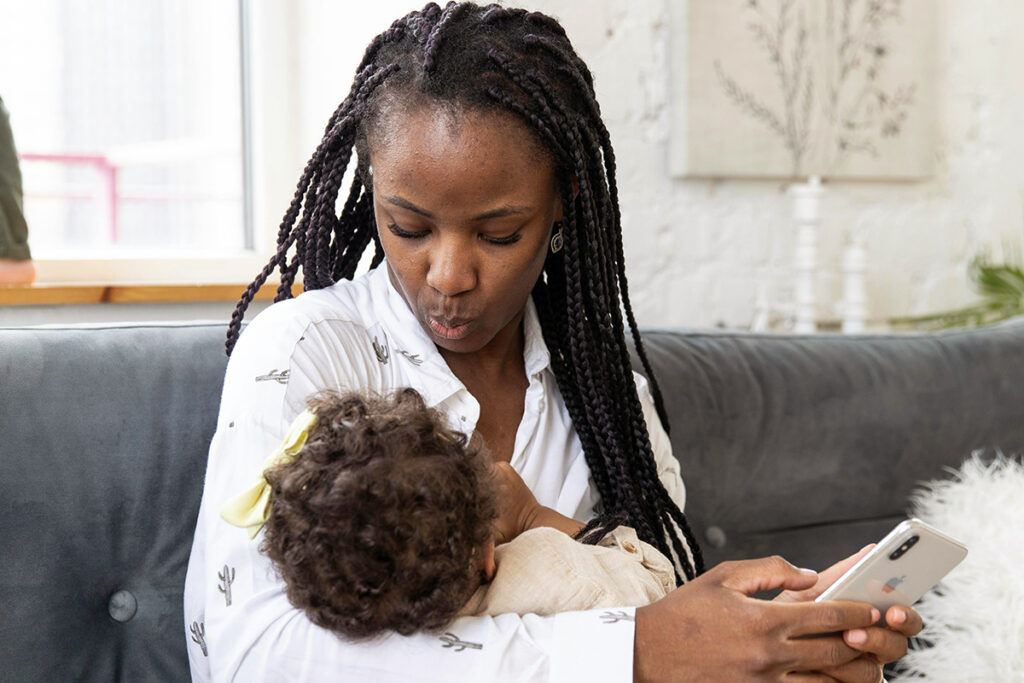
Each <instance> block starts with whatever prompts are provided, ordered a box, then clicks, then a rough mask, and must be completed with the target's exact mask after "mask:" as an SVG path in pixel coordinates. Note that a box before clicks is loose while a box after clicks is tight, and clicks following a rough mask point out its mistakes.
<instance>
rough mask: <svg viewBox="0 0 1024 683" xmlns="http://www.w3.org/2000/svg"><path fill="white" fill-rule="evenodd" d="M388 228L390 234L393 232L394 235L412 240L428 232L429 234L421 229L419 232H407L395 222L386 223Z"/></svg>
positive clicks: (424, 235)
mask: <svg viewBox="0 0 1024 683" xmlns="http://www.w3.org/2000/svg"><path fill="white" fill-rule="evenodd" d="M388 230H390V231H391V232H392V234H394V235H395V236H396V237H402V238H404V239H412V240H415V239H419V238H421V237H426V236H427V235H428V234H430V233H429V232H428V231H426V230H423V231H421V232H409V231H408V230H403V229H402V228H400V227H398V226H397V225H396V224H395V223H388Z"/></svg>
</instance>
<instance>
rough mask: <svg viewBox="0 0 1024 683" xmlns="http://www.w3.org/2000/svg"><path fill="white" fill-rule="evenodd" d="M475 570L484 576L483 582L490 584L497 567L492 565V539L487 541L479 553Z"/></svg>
mask: <svg viewBox="0 0 1024 683" xmlns="http://www.w3.org/2000/svg"><path fill="white" fill-rule="evenodd" d="M476 566H477V569H479V570H480V572H481V573H482V574H483V575H484V581H485V582H487V583H490V582H491V580H492V579H493V578H494V572H495V571H496V570H497V566H496V565H495V564H494V539H493V538H492V539H489V540H488V541H487V543H486V544H485V545H484V547H483V548H482V549H481V551H480V556H479V557H478V558H477V561H476Z"/></svg>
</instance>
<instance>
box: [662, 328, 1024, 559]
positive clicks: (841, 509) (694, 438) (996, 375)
mask: <svg viewBox="0 0 1024 683" xmlns="http://www.w3.org/2000/svg"><path fill="white" fill-rule="evenodd" d="M644 340H645V345H646V348H647V353H648V355H649V358H650V360H651V363H652V365H653V367H654V372H655V375H656V376H657V377H658V379H659V380H660V383H661V390H662V392H663V394H664V397H665V403H666V409H667V411H668V414H669V421H670V426H671V438H672V445H673V449H674V452H675V455H676V457H677V458H678V459H679V460H680V461H681V464H682V475H683V479H684V481H685V482H686V488H687V508H686V513H687V517H688V518H689V520H690V521H691V524H692V525H693V526H694V531H695V533H696V534H697V536H698V538H699V540H700V541H701V542H702V544H703V549H704V552H705V555H706V557H707V564H708V566H712V565H714V564H715V563H717V562H719V561H721V560H724V559H738V558H745V557H756V556H761V555H766V554H774V553H778V554H782V555H783V556H785V557H786V558H787V559H789V560H790V561H792V562H794V563H796V564H799V565H802V566H807V567H812V568H815V569H821V568H823V567H825V566H827V565H828V564H831V563H832V562H833V561H835V560H837V559H839V558H841V557H844V556H846V555H848V554H850V553H852V552H854V551H856V550H857V549H859V548H860V547H861V546H862V545H863V544H864V543H867V542H870V541H874V540H878V539H879V538H880V537H881V536H882V535H884V534H885V533H886V532H887V531H888V530H889V529H890V528H891V527H892V526H894V525H895V523H896V522H897V521H898V520H899V519H901V518H903V517H904V516H905V510H906V506H907V495H908V493H909V492H910V491H911V489H912V488H913V487H914V485H915V484H916V483H917V482H919V481H922V480H926V479H932V478H935V477H937V476H941V475H942V468H943V466H958V465H959V464H960V463H961V462H962V461H963V459H964V458H966V457H967V456H968V455H969V454H970V453H971V451H972V450H974V449H979V448H1002V449H1004V450H1006V451H1008V452H1021V451H1024V417H1022V415H1024V413H1022V408H1021V406H1024V324H1022V323H1021V322H1019V321H1018V322H1015V323H1011V324H1007V325H1003V326H999V327H995V328H987V329H979V330H966V331H952V332H944V333H938V334H926V335H924V334H906V335H867V336H842V335H813V336H795V335H764V334H749V333H736V332H722V333H716V332H706V331H703V332H691V333H684V334H681V333H680V331H679V330H646V331H645V332H644ZM716 546H717V547H716Z"/></svg>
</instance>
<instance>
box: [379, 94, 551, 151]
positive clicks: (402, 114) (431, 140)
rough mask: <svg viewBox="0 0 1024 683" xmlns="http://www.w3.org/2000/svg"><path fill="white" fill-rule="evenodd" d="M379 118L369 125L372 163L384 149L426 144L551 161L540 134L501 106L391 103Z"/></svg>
mask: <svg viewBox="0 0 1024 683" xmlns="http://www.w3.org/2000/svg"><path fill="white" fill-rule="evenodd" d="M375 118H376V120H375V122H374V124H375V125H372V127H370V128H368V130H367V142H368V143H369V151H370V157H371V163H372V162H374V161H375V160H376V158H378V157H380V156H381V152H384V151H385V150H386V151H387V152H388V153H389V156H391V155H393V154H395V153H397V152H400V151H401V152H413V151H415V152H416V153H419V154H423V152H424V150H425V148H430V149H431V150H432V151H433V152H435V153H447V154H459V155H465V154H467V153H472V152H477V153H484V154H502V153H504V154H508V153H509V151H510V150H516V153H517V156H518V155H526V156H528V157H529V158H530V160H531V161H532V162H533V163H540V164H544V165H548V164H551V163H552V156H551V153H550V152H549V150H548V149H547V148H545V147H544V146H543V145H542V144H541V143H540V140H539V139H538V136H537V134H536V133H535V132H534V131H533V130H532V129H531V128H529V127H528V126H527V125H526V123H525V122H524V121H523V120H522V119H521V118H519V117H518V116H516V115H514V114H511V113H509V112H506V111H503V110H501V109H497V108H494V109H481V108H477V107H472V108H471V107H468V106H465V105H459V104H452V103H448V102H425V103H423V102H421V103H417V104H416V105H415V106H391V107H387V108H386V109H384V110H383V111H381V113H380V116H378V117H375ZM375 153H376V154H375Z"/></svg>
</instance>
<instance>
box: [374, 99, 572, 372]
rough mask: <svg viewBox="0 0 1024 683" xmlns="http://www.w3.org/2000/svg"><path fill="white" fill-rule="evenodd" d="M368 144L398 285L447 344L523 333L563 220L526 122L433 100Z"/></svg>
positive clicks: (455, 348) (458, 348)
mask: <svg viewBox="0 0 1024 683" xmlns="http://www.w3.org/2000/svg"><path fill="white" fill-rule="evenodd" d="M382 123H383V126H382V127H381V130H379V131H375V132H376V133H378V134H376V135H374V134H371V135H370V136H369V139H368V143H369V148H370V159H371V165H372V169H373V196H374V211H375V214H376V218H377V226H378V232H379V233H380V240H381V245H382V246H383V248H384V253H385V254H386V255H387V266H388V270H389V273H390V276H391V281H392V282H393V283H394V285H395V287H396V288H397V289H398V291H399V292H400V293H401V294H402V296H403V297H404V298H405V300H406V302H407V303H408V304H409V307H410V308H411V309H412V311H413V313H414V314H415V315H416V318H417V319H418V320H419V322H420V325H422V326H423V329H424V330H426V331H427V334H429V335H430V338H431V339H432V340H433V341H434V343H435V344H437V346H438V347H439V348H440V349H441V350H442V351H449V352H455V353H475V352H477V351H480V350H482V349H486V348H488V346H489V345H492V344H494V345H495V346H491V348H492V349H498V348H501V347H500V346H497V345H499V344H503V343H504V342H508V341H510V340H514V339H515V338H516V337H514V336H513V335H517V334H518V331H519V323H520V321H521V320H522V314H523V310H524V307H525V305H526V299H527V297H528V296H529V295H530V291H531V290H532V289H533V286H534V284H535V283H536V282H537V278H538V277H539V276H540V273H541V269H542V268H543V266H544V259H545V257H546V255H547V250H548V248H549V243H550V238H551V226H552V224H553V223H554V222H555V221H557V220H560V219H561V215H562V207H561V201H560V197H559V195H558V192H557V191H556V184H555V174H554V168H553V165H552V163H551V161H550V160H549V159H548V158H547V157H546V155H545V153H544V152H543V151H542V150H540V149H539V148H538V146H537V145H536V143H534V142H533V140H532V139H531V137H530V134H529V131H528V130H527V129H526V127H525V125H524V124H522V123H520V122H519V121H518V120H516V119H514V118H512V117H510V116H504V115H501V114H496V113H478V112H468V113H459V114H458V115H453V114H451V113H450V112H448V111H447V110H445V109H442V108H434V107H424V108H420V109H416V110H413V111H409V112H399V113H392V114H390V115H389V116H388V117H386V119H385V120H384V121H382Z"/></svg>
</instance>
